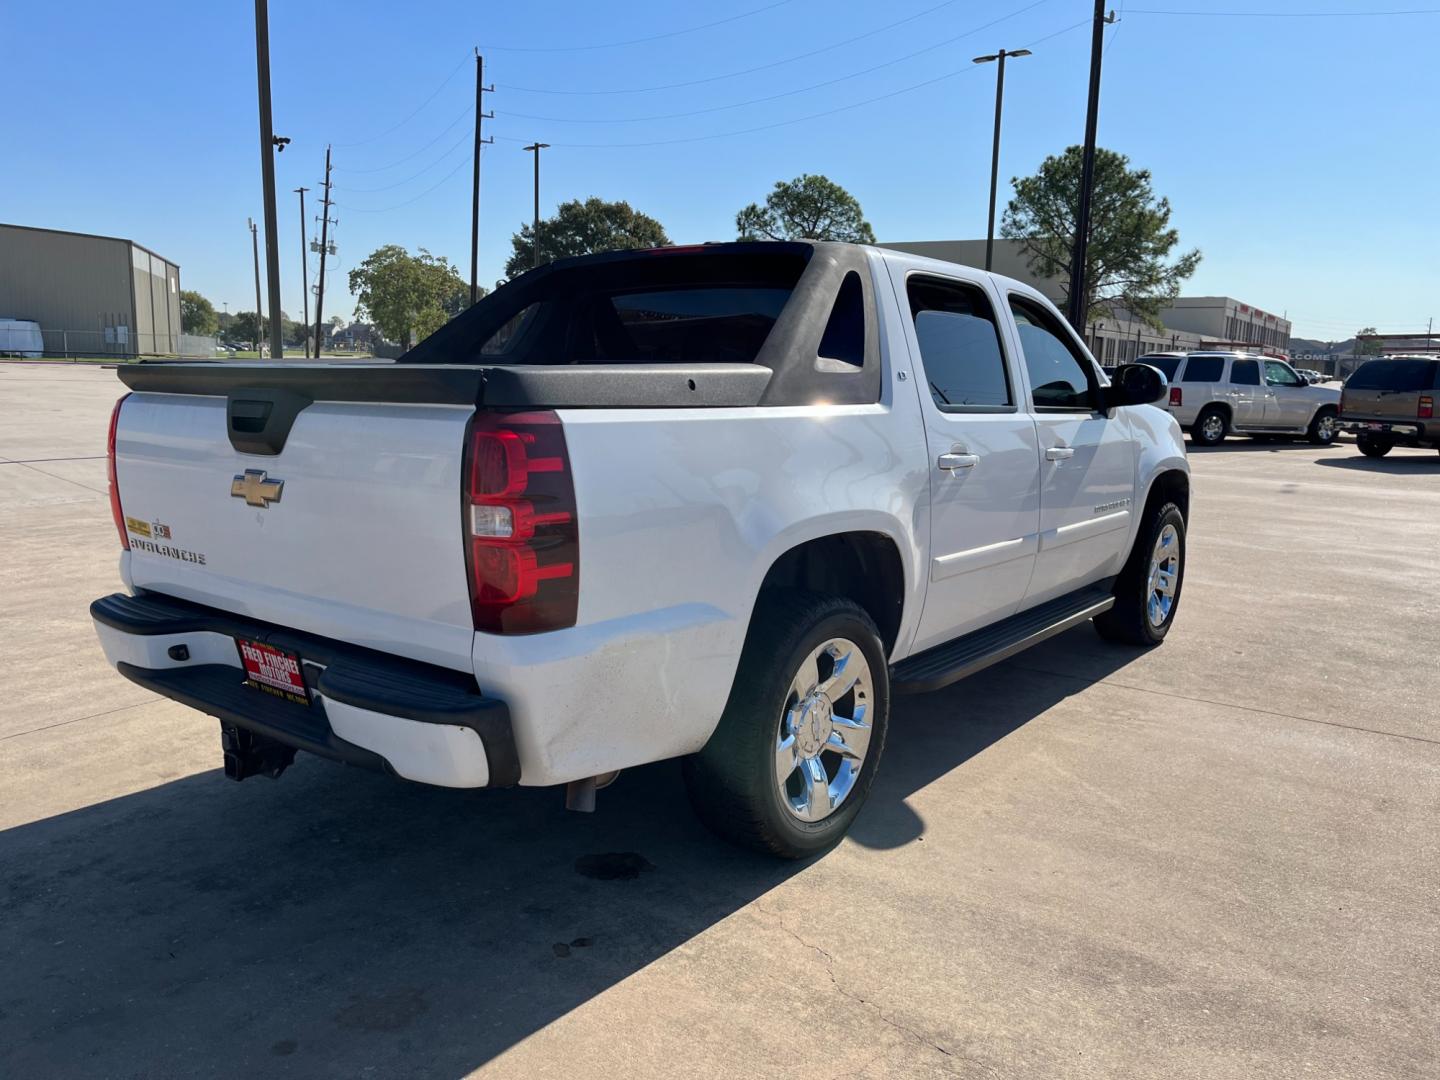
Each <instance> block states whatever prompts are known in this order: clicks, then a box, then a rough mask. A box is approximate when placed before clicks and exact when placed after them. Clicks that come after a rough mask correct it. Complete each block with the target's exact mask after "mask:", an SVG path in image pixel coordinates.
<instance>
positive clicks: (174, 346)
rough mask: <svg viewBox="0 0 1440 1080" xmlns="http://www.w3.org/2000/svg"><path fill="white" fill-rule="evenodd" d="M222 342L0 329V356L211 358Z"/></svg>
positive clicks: (118, 329) (116, 330) (113, 331)
mask: <svg viewBox="0 0 1440 1080" xmlns="http://www.w3.org/2000/svg"><path fill="white" fill-rule="evenodd" d="M219 344H220V342H219V340H218V339H217V338H214V337H207V336H202V335H198V334H168V333H157V334H144V333H134V332H132V331H131V330H130V329H129V328H128V327H125V326H107V327H104V328H103V329H100V330H63V329H62V330H38V331H37V330H36V329H35V328H34V327H33V325H32V326H30V327H24V326H20V327H16V326H8V327H7V326H0V356H9V357H29V358H42V357H43V358H46V359H55V360H90V359H95V358H100V359H106V360H116V361H122V360H138V359H140V358H141V357H146V356H155V357H190V358H192V359H202V358H203V359H207V360H208V359H210V358H212V357H214V356H215V355H216V352H217V349H218V348H219Z"/></svg>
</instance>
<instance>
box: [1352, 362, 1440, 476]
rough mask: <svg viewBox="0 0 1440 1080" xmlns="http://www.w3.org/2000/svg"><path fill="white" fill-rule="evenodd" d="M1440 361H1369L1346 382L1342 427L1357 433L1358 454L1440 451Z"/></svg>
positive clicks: (1376, 456) (1377, 455) (1373, 454)
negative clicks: (1438, 413)
mask: <svg viewBox="0 0 1440 1080" xmlns="http://www.w3.org/2000/svg"><path fill="white" fill-rule="evenodd" d="M1437 396H1440V360H1437V359H1435V358H1434V357H1433V356H1396V357H1389V358H1386V359H1384V360H1367V361H1366V362H1365V363H1363V364H1361V365H1360V367H1359V368H1357V369H1356V371H1355V374H1353V375H1351V376H1350V378H1349V379H1347V380H1346V382H1345V390H1344V392H1343V393H1342V394H1341V395H1340V428H1341V430H1343V431H1352V432H1354V433H1355V439H1356V441H1357V442H1358V443H1359V444H1360V452H1361V453H1362V454H1364V455H1366V456H1367V457H1375V458H1378V457H1384V456H1385V455H1386V454H1388V453H1389V452H1390V451H1391V450H1392V449H1393V448H1394V447H1396V446H1416V447H1422V448H1424V449H1429V450H1440V420H1437V419H1436V417H1435V398H1436V397H1437Z"/></svg>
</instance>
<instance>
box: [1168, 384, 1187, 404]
mask: <svg viewBox="0 0 1440 1080" xmlns="http://www.w3.org/2000/svg"><path fill="white" fill-rule="evenodd" d="M1184 403H1185V401H1184V395H1183V394H1181V393H1180V388H1179V387H1178V386H1172V387H1170V404H1171V405H1172V406H1175V405H1183V404H1184Z"/></svg>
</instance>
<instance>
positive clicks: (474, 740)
mask: <svg viewBox="0 0 1440 1080" xmlns="http://www.w3.org/2000/svg"><path fill="white" fill-rule="evenodd" d="M119 376H120V378H121V380H122V381H123V382H125V383H126V385H127V386H128V387H129V389H130V390H131V391H132V392H131V393H130V394H129V395H128V396H127V397H124V398H122V399H121V400H120V402H119V403H118V404H117V405H116V408H115V411H114V415H113V417H112V420H111V428H110V452H109V453H110V477H111V508H112V511H113V514H114V518H115V526H116V529H117V531H118V533H119V538H120V543H121V546H122V548H124V551H123V552H122V554H121V560H120V571H121V576H122V578H123V580H124V582H125V584H126V586H127V588H128V590H129V591H128V592H125V593H117V594H115V595H112V596H107V597H104V598H102V599H99V600H97V601H96V602H95V603H94V604H93V605H92V606H91V614H92V616H93V619H94V623H95V629H96V632H97V634H98V635H99V638H100V642H101V644H102V645H103V647H104V650H105V655H106V656H107V658H108V659H109V660H110V662H111V663H112V664H114V665H115V667H116V668H117V669H118V670H119V671H120V672H121V674H123V675H125V676H126V677H127V678H129V679H131V680H132V681H134V682H136V683H138V684H140V685H141V686H144V687H146V688H148V689H151V690H153V691H155V692H156V693H158V694H161V695H163V696H166V697H171V698H174V699H176V700H179V701H182V702H185V703H186V704H188V705H190V706H192V707H194V708H196V709H199V710H202V711H203V712H206V713H209V714H210V715H212V716H216V717H218V718H219V720H220V725H221V737H222V747H223V750H224V756H225V770H226V773H227V775H229V776H230V777H232V778H234V779H237V780H239V779H243V778H245V777H248V776H253V775H257V774H264V775H268V776H277V775H279V773H280V772H282V771H283V770H284V769H285V768H286V767H287V765H289V764H290V762H291V761H292V760H293V758H294V756H295V752H296V751H297V750H306V751H310V752H312V753H314V754H318V755H321V756H324V757H329V758H335V759H339V760H341V761H344V762H347V763H349V764H352V765H359V766H363V767H366V768H371V769H379V770H383V771H387V772H390V773H392V774H395V775H397V776H400V777H404V778H406V779H409V780H414V781H419V782H423V783H429V784H438V785H442V786H447V787H484V786H508V785H514V784H525V785H559V784H564V785H567V793H568V797H569V801H570V802H571V803H572V804H574V805H577V806H580V807H587V806H588V805H593V799H594V791H595V789H596V788H597V787H598V786H601V785H602V784H603V783H604V782H606V781H607V780H608V779H610V778H611V777H613V775H614V773H615V772H616V770H619V769H622V768H625V767H628V766H632V765H639V764H642V763H645V762H650V761H656V760H660V759H664V758H672V757H682V756H683V757H684V758H685V764H684V773H685V776H686V779H687V781H688V784H689V789H690V792H691V795H692V799H693V802H694V804H695V807H696V809H697V811H698V812H699V815H700V817H701V818H703V819H704V820H705V821H706V822H707V823H709V824H710V825H711V826H712V827H713V828H714V829H715V830H716V831H718V832H719V833H721V834H722V835H724V836H726V837H729V838H730V839H732V840H735V841H737V842H739V843H743V844H748V845H751V846H754V847H757V848H760V849H763V850H766V851H770V852H774V853H777V854H780V855H784V856H801V855H805V854H809V853H812V852H815V851H818V850H821V849H823V848H824V847H826V846H827V845H829V844H832V843H834V842H835V841H836V840H838V839H839V837H840V836H841V835H842V834H843V833H844V832H845V830H846V829H847V828H848V827H849V825H850V822H851V821H852V820H853V818H854V816H855V814H856V813H857V812H858V810H859V808H860V805H861V803H862V802H863V800H864V798H865V796H866V793H867V791H868V790H869V788H870V785H871V782H872V780H873V779H874V776H875V770H876V768H877V766H878V764H879V759H880V757H881V752H882V750H883V748H884V745H885V740H886V735H887V726H888V721H889V716H890V698H891V694H892V692H894V693H902V692H907V691H921V690H930V689H934V688H937V687H940V686H944V685H946V684H948V683H951V682H953V681H955V680H957V679H960V678H962V677H964V676H966V675H968V674H970V673H972V672H974V671H976V670H979V669H980V668H983V667H985V666H986V665H988V664H992V663H994V662H996V661H998V660H1001V659H1003V658H1005V657H1008V656H1010V655H1012V654H1014V653H1015V652H1017V651H1019V650H1021V649H1024V648H1026V647H1028V646H1030V645H1032V644H1034V643H1035V642H1037V641H1040V640H1043V639H1044V638H1047V637H1049V636H1051V635H1053V634H1056V633H1059V632H1061V631H1062V630H1065V629H1066V628H1068V627H1071V626H1074V625H1077V624H1079V623H1081V622H1084V621H1086V620H1090V619H1093V620H1094V622H1095V627H1096V629H1097V630H1098V631H1099V632H1100V634H1101V635H1102V636H1103V637H1106V638H1109V639H1112V640H1116V641H1122V642H1126V643H1130V644H1138V645H1157V644H1159V643H1160V642H1162V641H1163V640H1164V639H1165V636H1166V634H1167V633H1168V632H1169V631H1170V629H1171V627H1172V626H1173V623H1174V619H1175V616H1176V611H1177V610H1178V604H1179V601H1180V594H1181V587H1182V585H1183V583H1184V573H1185V550H1186V516H1187V513H1188V508H1189V500H1190V482H1189V466H1188V463H1187V461H1186V458H1185V449H1184V442H1183V438H1182V436H1181V432H1180V429H1179V427H1178V426H1177V425H1176V423H1175V421H1174V420H1173V419H1172V418H1171V417H1170V416H1169V415H1167V414H1166V413H1165V412H1164V410H1163V409H1159V408H1155V407H1153V406H1152V405H1151V404H1150V402H1153V401H1157V400H1159V399H1161V398H1163V396H1164V392H1165V383H1164V380H1163V379H1161V378H1160V377H1158V376H1157V375H1156V373H1155V372H1154V370H1153V369H1151V368H1149V367H1145V366H1140V365H1129V366H1126V367H1122V368H1119V369H1117V370H1116V371H1115V372H1114V373H1113V374H1112V375H1111V377H1110V378H1109V379H1107V378H1106V376H1105V373H1103V372H1102V371H1101V370H1100V368H1099V367H1098V366H1097V365H1096V364H1095V363H1094V361H1093V360H1092V358H1091V357H1090V355H1089V353H1087V352H1086V350H1085V347H1084V345H1083V344H1082V342H1081V341H1080V339H1079V338H1078V337H1077V336H1076V335H1075V334H1074V333H1073V331H1071V329H1070V328H1069V326H1068V325H1067V324H1066V322H1065V320H1064V319H1063V318H1061V316H1060V315H1059V313H1058V312H1057V311H1056V310H1055V309H1054V307H1052V306H1051V304H1050V303H1049V302H1048V301H1047V300H1046V299H1045V298H1044V297H1043V296H1042V295H1041V294H1040V293H1038V292H1036V291H1035V290H1034V289H1031V288H1029V287H1027V286H1025V285H1023V284H1021V283H1019V282H1016V281H1011V280H1009V279H1006V278H1003V277H998V276H995V275H992V274H987V273H985V272H983V271H980V270H975V269H972V268H968V267H962V266H956V265H952V264H949V263H943V262H937V261H934V260H930V259H924V258H919V257H916V256H911V255H904V254H901V253H898V252H893V251H882V250H879V249H876V248H869V247H855V246H851V245H845V244H830V243H764V244H756V243H735V244H721V245H713V246H704V247H699V248H688V249H687V248H664V249H658V250H655V251H632V252H615V253H611V254H605V255H596V256H587V257H583V258H575V259H563V260H559V261H557V262H555V263H552V264H550V265H549V266H547V267H543V268H541V269H537V270H533V271H531V272H529V273H527V274H525V275H523V276H522V277H520V278H518V279H516V280H515V281H512V282H510V283H509V284H507V285H505V286H503V287H501V288H499V289H497V290H496V291H495V292H493V293H491V294H490V295H489V296H487V297H486V298H485V299H483V300H482V301H480V303H478V304H476V305H474V306H473V307H471V308H470V309H469V310H467V311H466V312H465V313H464V314H462V315H460V316H458V317H457V318H455V319H454V320H452V321H451V322H449V323H448V324H447V325H446V326H445V327H444V328H443V329H441V330H440V331H438V332H437V333H435V334H434V335H432V336H431V337H430V338H428V339H427V340H426V341H425V342H423V343H421V344H420V345H419V346H418V347H416V348H415V349H413V350H411V351H410V352H409V353H408V354H406V355H405V356H404V357H402V358H401V359H400V361H399V362H397V363H387V364H374V365H363V364H353V363H346V364H333V365H332V364H324V363H312V364H298V363H293V362H291V363H283V364H279V363H276V364H255V363H243V364H224V365H219V364H166V365H151V364H140V365H134V366H131V367H125V368H122V369H121V370H120V372H119Z"/></svg>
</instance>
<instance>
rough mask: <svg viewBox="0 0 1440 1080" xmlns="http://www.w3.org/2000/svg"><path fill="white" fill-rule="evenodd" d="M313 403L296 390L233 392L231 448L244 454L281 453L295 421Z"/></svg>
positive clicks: (228, 402) (228, 423) (229, 414)
mask: <svg viewBox="0 0 1440 1080" xmlns="http://www.w3.org/2000/svg"><path fill="white" fill-rule="evenodd" d="M313 403H314V402H313V401H312V399H311V398H308V397H306V396H305V395H304V394H297V393H295V391H293V390H272V389H267V388H264V387H244V388H236V389H235V390H232V391H230V394H229V396H228V397H227V399H226V403H225V417H226V421H225V428H226V434H228V435H229V436H230V445H231V446H233V447H234V448H235V449H236V450H238V451H240V452H241V453H242V454H264V455H268V456H274V455H275V454H278V453H280V451H281V450H283V449H285V440H286V439H288V438H289V437H290V429H291V428H292V427H294V426H295V418H296V417H297V416H299V415H300V414H301V412H303V411H304V410H305V409H306V408H307V407H309V406H310V405H312V404H313Z"/></svg>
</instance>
